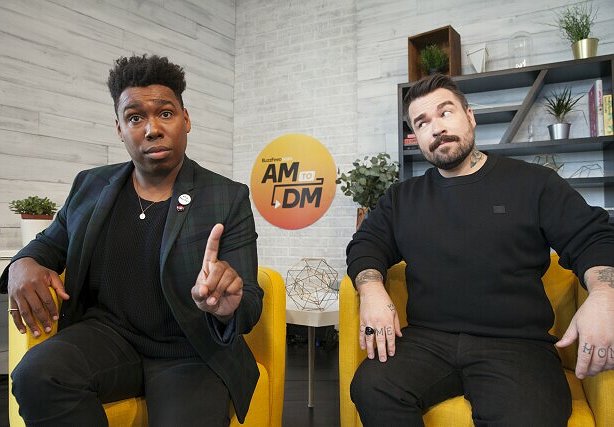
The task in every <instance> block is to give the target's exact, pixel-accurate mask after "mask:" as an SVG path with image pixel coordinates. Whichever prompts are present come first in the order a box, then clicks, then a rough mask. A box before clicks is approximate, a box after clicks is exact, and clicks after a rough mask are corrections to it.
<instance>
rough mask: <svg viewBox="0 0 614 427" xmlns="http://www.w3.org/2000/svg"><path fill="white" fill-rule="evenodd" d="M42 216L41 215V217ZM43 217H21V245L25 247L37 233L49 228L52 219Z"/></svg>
mask: <svg viewBox="0 0 614 427" xmlns="http://www.w3.org/2000/svg"><path fill="white" fill-rule="evenodd" d="M41 216H42V215H41ZM51 218H52V217H48V216H45V217H44V218H43V219H30V218H23V216H22V217H21V245H22V247H23V246H26V245H27V244H28V243H30V242H31V241H32V240H34V238H35V237H36V235H37V234H38V233H40V232H41V231H43V230H44V229H45V228H47V227H49V225H50V224H51V222H52V221H53V219H51Z"/></svg>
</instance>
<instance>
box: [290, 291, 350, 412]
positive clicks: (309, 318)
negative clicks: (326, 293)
mask: <svg viewBox="0 0 614 427" xmlns="http://www.w3.org/2000/svg"><path fill="white" fill-rule="evenodd" d="M286 323H291V324H293V325H303V326H307V349H308V353H307V354H308V356H307V358H308V384H309V390H308V398H307V406H308V407H310V408H313V372H314V359H315V346H316V343H315V328H316V327H318V326H331V325H337V324H338V323H339V299H337V300H335V301H334V302H332V303H331V304H330V305H329V306H328V307H327V308H326V309H325V310H323V311H320V310H303V309H301V308H300V307H298V306H297V305H296V303H295V302H294V301H293V300H292V298H290V297H288V296H287V295H286Z"/></svg>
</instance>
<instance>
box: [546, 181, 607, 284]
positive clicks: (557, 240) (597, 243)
mask: <svg viewBox="0 0 614 427" xmlns="http://www.w3.org/2000/svg"><path fill="white" fill-rule="evenodd" d="M539 215H540V221H541V228H542V230H543V232H544V234H545V236H546V238H547V240H548V242H549V243H550V245H551V247H552V248H553V249H554V250H555V251H556V252H557V253H558V254H559V256H560V261H559V262H560V264H561V265H562V266H563V267H565V268H567V269H571V270H573V272H574V273H575V274H576V276H578V278H579V279H580V282H581V283H582V285H583V286H585V287H586V285H585V284H584V280H583V279H584V273H585V272H586V270H588V269H589V268H591V267H594V266H598V265H607V266H614V227H613V226H612V225H610V224H609V223H608V219H609V215H608V213H607V212H606V211H605V210H604V209H602V208H600V207H593V206H589V205H588V204H587V203H586V201H585V200H584V198H583V197H582V196H581V195H580V194H579V193H578V192H577V191H576V190H574V189H573V188H571V186H570V185H569V183H567V181H565V180H564V179H563V178H561V177H560V176H559V175H558V174H557V173H556V172H554V171H553V172H552V173H551V174H550V176H549V177H548V180H547V182H546V185H545V187H544V190H543V192H542V195H541V198H540V203H539Z"/></svg>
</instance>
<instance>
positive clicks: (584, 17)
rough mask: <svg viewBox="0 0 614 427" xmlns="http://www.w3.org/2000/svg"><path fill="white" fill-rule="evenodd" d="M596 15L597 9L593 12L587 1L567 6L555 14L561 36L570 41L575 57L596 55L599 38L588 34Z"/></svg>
mask: <svg viewBox="0 0 614 427" xmlns="http://www.w3.org/2000/svg"><path fill="white" fill-rule="evenodd" d="M596 16H597V10H595V11H594V12H593V7H592V6H591V5H589V3H588V2H585V3H582V4H577V5H573V6H567V7H566V8H565V9H564V10H563V11H561V12H559V13H557V14H556V26H557V27H559V29H560V30H561V36H562V37H563V38H564V39H566V40H569V41H570V42H571V49H572V52H573V56H574V58H575V59H582V58H590V57H593V56H596V55H597V45H598V43H599V39H596V38H594V37H591V36H590V35H591V27H592V26H593V23H594V22H595V17H596Z"/></svg>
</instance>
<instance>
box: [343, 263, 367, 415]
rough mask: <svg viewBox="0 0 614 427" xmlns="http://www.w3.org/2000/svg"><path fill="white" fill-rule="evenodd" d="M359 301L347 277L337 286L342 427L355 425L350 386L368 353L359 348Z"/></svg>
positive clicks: (354, 409)
mask: <svg viewBox="0 0 614 427" xmlns="http://www.w3.org/2000/svg"><path fill="white" fill-rule="evenodd" d="M359 306H360V301H359V298H358V293H357V292H356V289H354V285H353V284H352V280H351V279H350V278H349V277H348V276H347V275H346V276H345V277H344V278H343V280H342V281H341V284H340V285H339V411H340V415H341V425H342V426H348V427H350V426H352V427H353V426H357V425H360V424H359V419H358V412H356V407H355V406H354V403H353V402H352V399H351V398H350V383H351V382H352V378H353V377H354V373H355V372H356V369H357V368H358V365H360V362H362V361H363V360H364V358H365V357H367V353H366V351H364V350H361V349H360V345H359V343H358V333H359V330H360V316H359V314H358V313H359V312H360V311H359Z"/></svg>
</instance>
